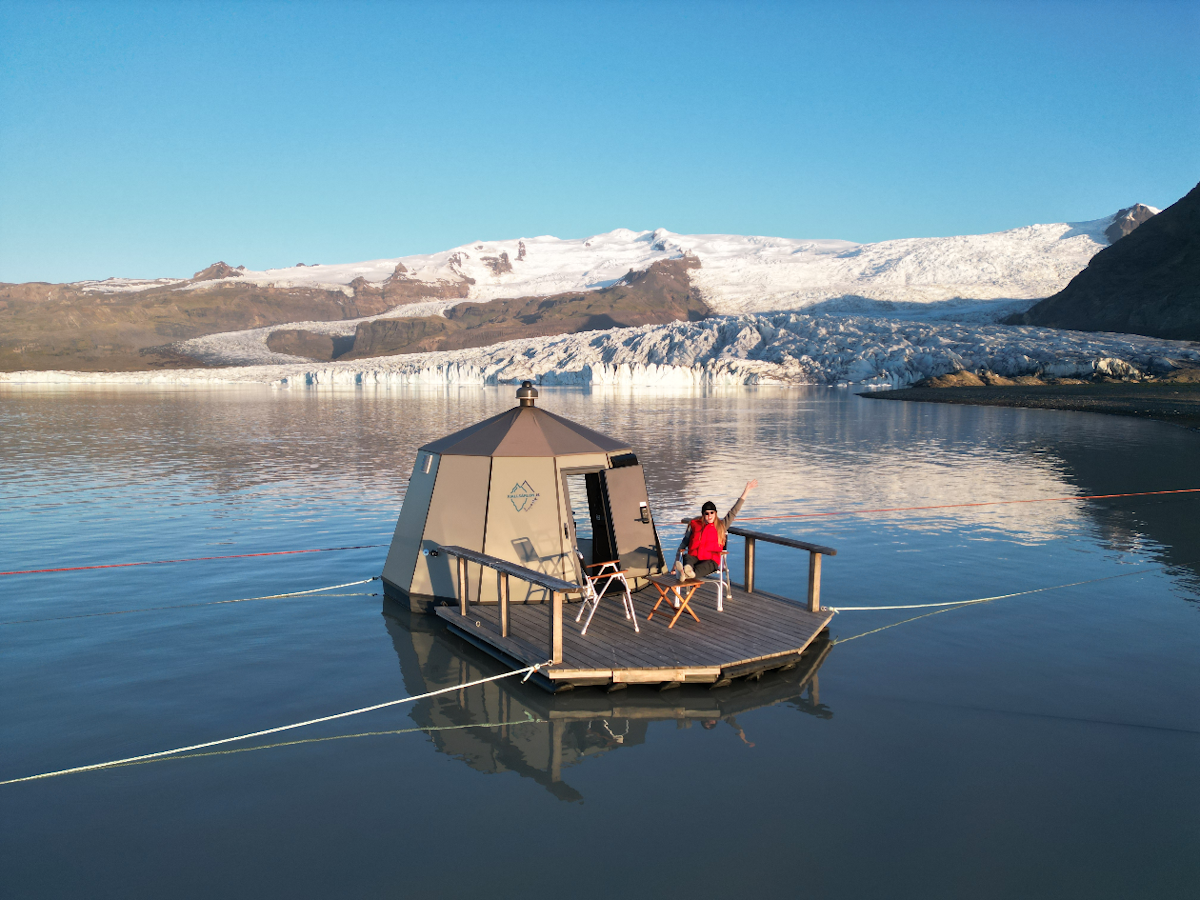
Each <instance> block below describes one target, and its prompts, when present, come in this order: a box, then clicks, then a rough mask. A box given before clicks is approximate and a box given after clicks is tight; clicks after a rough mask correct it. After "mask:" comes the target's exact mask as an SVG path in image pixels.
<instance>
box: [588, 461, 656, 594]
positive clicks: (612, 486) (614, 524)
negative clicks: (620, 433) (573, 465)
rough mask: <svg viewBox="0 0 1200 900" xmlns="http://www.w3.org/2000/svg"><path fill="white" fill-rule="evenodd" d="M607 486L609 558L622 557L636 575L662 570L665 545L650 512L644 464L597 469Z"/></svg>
mask: <svg viewBox="0 0 1200 900" xmlns="http://www.w3.org/2000/svg"><path fill="white" fill-rule="evenodd" d="M597 481H598V483H599V485H598V486H600V487H602V488H603V493H604V500H605V507H606V509H605V513H606V515H607V518H608V525H609V534H608V535H607V537H608V540H609V541H610V542H611V546H610V547H609V548H607V549H609V551H610V553H611V555H610V556H609V557H608V558H609V559H620V561H621V568H622V569H626V570H628V571H629V574H630V575H632V576H634V577H635V578H641V577H645V576H646V575H653V574H655V573H657V572H661V571H662V569H663V554H662V547H661V545H660V544H659V542H658V531H657V529H655V527H654V518H653V516H651V514H650V500H649V497H647V495H646V475H645V472H644V470H643V469H642V467H641V466H640V465H634V466H622V467H621V468H619V469H605V470H604V471H603V472H599V473H597Z"/></svg>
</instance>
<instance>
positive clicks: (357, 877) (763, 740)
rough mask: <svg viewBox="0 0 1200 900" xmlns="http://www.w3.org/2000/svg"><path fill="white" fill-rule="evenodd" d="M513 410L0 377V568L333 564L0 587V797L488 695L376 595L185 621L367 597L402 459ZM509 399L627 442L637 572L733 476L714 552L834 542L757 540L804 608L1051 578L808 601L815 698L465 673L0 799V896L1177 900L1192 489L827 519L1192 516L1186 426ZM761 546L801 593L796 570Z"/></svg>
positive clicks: (765, 560) (804, 685) (471, 661)
mask: <svg viewBox="0 0 1200 900" xmlns="http://www.w3.org/2000/svg"><path fill="white" fill-rule="evenodd" d="M512 394H513V390H512V388H510V387H507V386H506V387H501V388H487V389H480V388H474V387H472V388H462V389H458V388H454V389H437V390H433V389H425V390H420V389H411V390H402V389H391V390H379V391H375V390H345V391H329V390H322V391H314V390H308V391H297V390H293V391H287V390H282V391H281V390H271V389H268V388H259V387H242V388H218V389H199V388H197V389H157V388H143V389H130V388H122V389H119V390H118V389H106V388H99V387H97V388H72V389H61V390H59V389H53V388H37V389H34V388H28V389H26V388H20V387H4V388H0V461H2V462H3V468H2V469H0V529H2V531H0V533H2V534H3V540H2V541H0V571H5V572H7V571H10V570H26V569H42V568H60V567H68V566H87V565H100V564H108V563H118V562H134V561H143V560H170V559H182V558H190V557H207V556H227V555H233V554H244V553H259V552H268V551H275V550H293V549H308V548H326V547H349V546H360V545H370V546H366V547H365V548H364V549H357V550H343V551H338V552H328V553H311V554H298V555H288V556H267V557H257V558H243V559H229V560H213V561H205V562H181V563H172V564H167V565H154V566H142V567H129V568H111V569H101V570H92V571H75V572H60V573H48V574H36V575H6V576H2V577H0V620H2V621H3V622H4V623H5V624H3V625H0V685H2V686H3V689H2V690H0V780H3V779H8V778H16V777H20V776H24V775H30V774H35V773H39V772H45V771H50V770H55V769H61V768H66V767H71V766H77V765H83V764H88V763H93V762H102V761H105V760H110V759H117V758H122V757H128V756H133V755H137V754H141V753H148V752H152V751H156V750H162V749H167V748H171V747H178V746H184V745H189V744H194V743H199V742H202V741H207V740H213V739H216V738H220V737H226V736H230V735H235V734H240V733H244V732H250V731H255V730H259V729H264V728H269V727H272V726H276V725H282V724H286V723H289V722H295V721H300V720H303V719H308V718H313V717H316V716H322V715H327V714H331V713H335V712H340V711H343V710H348V709H353V708H357V707H362V706H366V705H370V704H373V703H379V702H383V701H387V700H392V699H397V698H400V697H404V696H408V695H411V694H414V693H418V692H422V691H426V690H431V689H433V688H436V687H443V686H448V685H453V684H458V683H461V682H463V681H466V680H470V679H471V678H478V677H481V676H484V675H490V674H495V673H498V672H499V671H501V669H500V668H499V666H498V664H496V663H494V662H493V661H492V660H491V659H490V658H489V657H486V656H484V655H482V654H480V653H479V652H477V651H475V650H473V649H472V648H470V647H468V646H466V645H464V644H463V643H461V642H460V641H458V640H457V639H455V638H454V637H452V636H450V635H448V634H447V633H446V632H445V630H444V629H442V628H441V627H440V626H439V625H438V624H436V623H435V622H432V621H430V620H428V619H424V618H415V619H411V620H410V619H409V618H408V617H406V616H404V615H403V614H400V613H397V612H396V611H395V610H393V609H391V608H390V607H385V605H384V602H383V599H382V597H381V596H380V595H379V593H378V591H379V588H378V582H375V583H372V584H368V585H358V586H352V587H348V588H342V589H337V590H332V591H328V592H326V593H324V594H320V595H310V596H303V597H295V598H287V599H269V600H254V601H250V602H245V603H224V604H217V605H212V604H215V603H216V601H224V600H236V599H241V598H251V597H259V596H262V595H267V594H276V593H282V592H292V591H303V590H308V589H312V588H321V587H325V586H328V585H335V584H340V583H344V582H351V581H357V580H360V579H364V578H369V577H370V576H372V575H376V574H378V573H379V572H380V570H381V568H382V565H383V559H384V556H385V553H386V544H387V543H388V541H389V540H390V537H391V532H392V528H393V527H394V524H395V520H396V516H397V514H398V512H399V508H400V503H401V499H402V497H403V493H404V488H405V482H406V480H407V476H408V474H409V471H410V470H411V468H412V463H413V458H414V453H415V450H416V448H417V447H418V446H420V445H421V444H423V443H425V442H427V441H429V440H431V439H433V438H436V437H439V436H441V435H443V434H446V433H449V432H450V431H453V430H455V429H457V428H460V427H463V426H466V425H468V424H470V423H472V422H475V421H478V420H479V419H482V418H484V417H486V416H488V415H492V414H494V413H496V412H499V411H501V410H503V409H506V408H508V407H509V406H511V405H513V400H512ZM540 403H541V405H542V406H544V407H545V408H547V409H550V410H552V411H554V412H557V413H559V414H562V415H565V416H567V417H569V418H572V419H576V420H578V421H582V422H584V423H586V424H588V425H590V426H592V427H594V428H596V429H597V430H599V431H602V432H605V433H609V434H612V435H614V436H618V437H622V438H625V439H627V440H628V441H629V442H630V443H631V444H632V445H633V446H634V447H635V448H636V449H638V450H639V453H640V456H641V458H642V460H643V462H644V463H645V465H646V468H647V475H648V481H649V488H650V497H651V502H652V504H654V506H655V514H656V518H657V520H658V522H659V523H660V531H661V532H662V534H663V539H664V543H668V544H669V543H670V542H672V541H677V540H678V538H679V531H680V529H679V527H678V526H672V525H670V524H669V523H671V522H674V521H678V519H679V518H680V516H681V515H683V514H686V513H690V512H692V511H693V510H695V509H696V508H697V507H698V506H699V503H700V502H701V501H702V500H704V499H708V498H712V499H714V500H715V501H716V502H717V504H718V506H720V507H721V510H722V511H724V509H726V508H727V506H728V505H729V504H730V503H732V502H733V500H734V499H735V498H736V496H737V494H738V493H739V492H740V490H741V488H742V486H743V485H744V483H745V482H746V481H747V480H748V479H749V478H751V477H757V478H758V479H759V480H760V481H761V483H762V486H761V487H760V488H759V490H758V491H757V492H755V493H754V494H752V495H751V499H750V502H749V503H748V504H747V506H746V509H745V510H744V516H745V517H746V518H745V519H744V520H743V522H744V524H747V525H749V524H750V522H749V520H748V519H749V517H767V516H783V515H797V514H812V513H837V515H832V516H822V517H812V518H807V519H780V520H773V521H771V520H768V521H758V522H756V523H755V525H756V527H758V528H760V529H762V530H767V531H774V532H776V533H781V534H787V535H792V536H796V537H802V538H805V539H808V540H813V541H816V542H819V543H822V544H828V545H831V546H833V547H836V548H837V549H838V556H837V557H836V558H835V559H832V560H829V561H827V562H826V565H825V568H824V590H823V599H824V600H825V602H826V604H827V605H831V606H872V605H873V606H881V605H899V604H918V603H933V602H940V601H947V600H959V599H962V600H967V599H973V598H981V597H990V596H996V595H1002V594H1010V593H1013V592H1018V591H1029V590H1033V589H1040V588H1051V587H1055V586H1057V585H1067V584H1072V583H1076V582H1085V583H1082V584H1074V586H1071V587H1059V588H1055V589H1054V590H1047V591H1042V592H1040V593H1034V594H1027V595H1024V596H1018V597H1011V598H1008V599H1000V600H996V601H993V602H990V603H986V604H981V605H978V606H973V607H969V608H963V609H954V610H950V611H945V612H939V613H936V614H932V615H930V614H928V613H930V612H931V611H930V610H917V611H874V612H850V611H847V612H844V613H841V614H839V615H838V616H837V617H835V619H834V621H833V623H832V626H831V631H832V635H833V637H834V638H835V643H834V644H833V645H832V646H831V648H830V649H829V652H828V654H827V656H826V657H825V658H824V660H823V662H822V663H821V665H820V668H819V669H818V670H817V671H816V672H815V673H809V672H802V671H796V672H793V673H791V674H787V675H782V676H775V677H770V676H768V677H764V678H763V679H762V680H761V681H759V682H756V683H742V684H736V685H734V686H733V687H731V688H727V689H724V690H722V691H709V690H707V689H705V688H683V689H678V690H674V691H668V692H663V693H659V692H658V691H656V690H650V689H638V688H631V689H629V690H626V691H621V692H617V693H612V694H608V693H604V692H601V691H599V690H579V691H575V692H573V693H569V694H565V695H559V696H555V697H550V696H549V695H547V694H544V693H543V692H541V691H540V690H538V689H537V688H535V687H532V686H529V685H527V686H520V685H518V684H515V683H512V682H511V681H507V682H499V683H495V684H492V685H488V686H485V687H481V688H474V689H471V690H469V691H464V692H455V693H451V694H446V695H442V696H439V697H437V698H434V699H431V700H425V701H421V702H420V703H418V704H416V705H415V706H399V707H394V708H390V709H386V710H380V711H377V712H374V713H370V714H367V715H363V716H358V717H355V718H352V719H347V720H341V721H337V722H332V723H327V724H324V725H320V726H315V727H311V728H306V729H302V730H299V731H294V732H287V733H284V734H279V735H272V736H271V737H269V738H263V739H259V740H256V741H249V742H246V743H245V744H236V745H229V746H225V747H218V748H215V749H214V751H209V752H205V753H202V754H199V755H193V756H191V757H189V758H186V759H171V760H165V761H155V762H151V763H146V764H142V765H133V766H127V767H123V768H117V769H110V770H105V771H97V772H88V773H83V774H76V775H69V776H63V777H58V778H52V779H47V780H42V781H35V782H29V783H22V784H10V785H4V786H0V884H3V894H4V896H5V897H13V898H17V897H39V898H42V897H122V898H130V897H213V896H222V897H241V896H255V897H264V896H266V897H275V896H279V897H330V896H347V897H404V896H447V897H466V896H481V895H488V896H495V897H536V896H539V895H545V894H549V893H551V892H554V893H556V894H558V895H560V896H569V897H612V896H633V897H661V896H688V897H722V898H726V897H730V896H747V895H749V896H754V895H757V894H760V893H761V894H766V893H767V892H772V893H773V894H779V893H780V892H785V893H786V895H798V894H806V895H812V896H818V897H921V898H927V897H972V898H988V897H1005V898H1007V897H1081V898H1083V897H1086V898H1099V897H1121V898H1131V897H1155V898H1160V897H1182V896H1192V895H1194V891H1195V885H1196V883H1197V879H1200V852H1198V851H1197V846H1198V845H1200V843H1198V841H1200V778H1198V777H1197V767H1198V764H1200V494H1177V495H1174V496H1171V495H1163V496H1153V497H1131V498H1116V499H1107V500H1100V501H1084V500H1068V501H1058V502H1047V503H1028V504H1010V505H992V506H976V507H958V508H949V509H936V510H925V511H907V512H887V513H865V514H858V515H855V514H851V513H854V512H855V511H865V510H877V509H882V508H895V507H917V506H936V505H942V504H959V503H986V502H990V501H997V500H1018V499H1019V500H1024V499H1035V498H1046V497H1079V496H1085V495H1097V494H1114V493H1127V492H1135V491H1162V490H1172V489H1180V488H1196V487H1200V467H1198V463H1200V434H1197V433H1194V432H1189V431H1185V430H1182V429H1178V428H1172V427H1170V426H1166V425H1158V424H1153V423H1145V422H1138V421H1133V420H1125V419H1119V418H1109V417H1101V416H1096V415H1089V414H1082V413H1055V412H1045V411H1022V410H1007V409H972V408H967V407H954V406H922V405H915V404H901V403H891V402H883V401H877V400H868V399H863V398H860V397H856V396H855V395H853V394H851V393H849V392H846V391H840V390H831V389H812V390H802V389H791V390H782V389H765V388H763V389H749V388H748V389H738V390H728V391H716V392H711V393H696V394H692V393H672V392H655V391H644V392H643V391H638V392H629V391H627V390H626V391H615V392H599V391H598V392H587V391H580V390H567V389H561V390H556V389H547V390H544V391H543V392H542V399H541V401H540ZM672 549H673V545H672ZM734 549H735V552H734V553H733V554H732V555H733V556H734V557H735V558H736V557H737V556H739V552H738V548H737V547H735V548H734ZM668 552H670V551H668ZM759 553H760V559H759V567H760V572H759V574H758V576H757V578H758V580H759V583H760V584H761V586H762V587H763V588H764V589H766V590H770V591H774V592H777V593H783V594H787V595H791V596H797V597H799V596H801V591H802V590H803V587H802V581H803V577H802V575H803V572H804V567H805V560H804V559H803V558H801V557H800V556H798V555H795V554H793V553H790V552H789V551H786V550H782V549H779V548H770V547H760V551H759ZM734 574H735V577H738V572H737V571H736V569H735V573H734ZM195 604H205V605H195ZM160 607H168V608H166V609H157V608H160ZM125 610H146V611H141V612H123V611H125ZM100 613H121V614H118V615H97V614H100ZM810 676H815V677H810Z"/></svg>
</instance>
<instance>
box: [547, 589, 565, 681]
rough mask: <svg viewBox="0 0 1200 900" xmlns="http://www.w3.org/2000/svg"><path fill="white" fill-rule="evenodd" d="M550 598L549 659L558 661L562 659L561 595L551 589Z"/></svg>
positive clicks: (553, 661) (554, 661)
mask: <svg viewBox="0 0 1200 900" xmlns="http://www.w3.org/2000/svg"><path fill="white" fill-rule="evenodd" d="M550 598H551V599H550V661H551V662H552V663H560V662H562V661H563V641H562V619H563V595H562V594H560V593H559V592H558V591H551V592H550Z"/></svg>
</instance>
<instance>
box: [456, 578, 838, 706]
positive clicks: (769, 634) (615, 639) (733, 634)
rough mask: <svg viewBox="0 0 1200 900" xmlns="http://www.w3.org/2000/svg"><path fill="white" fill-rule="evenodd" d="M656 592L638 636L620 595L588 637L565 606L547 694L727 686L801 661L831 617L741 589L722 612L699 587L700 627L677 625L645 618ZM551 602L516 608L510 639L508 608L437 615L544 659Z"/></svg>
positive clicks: (505, 652) (488, 643)
mask: <svg viewBox="0 0 1200 900" xmlns="http://www.w3.org/2000/svg"><path fill="white" fill-rule="evenodd" d="M657 597H658V594H657V592H656V591H655V590H654V588H653V587H651V586H648V587H646V588H645V589H643V590H641V591H638V592H636V593H635V594H634V595H633V600H634V608H635V609H636V610H637V617H638V627H639V628H640V629H641V631H640V633H637V632H635V631H634V630H633V625H632V623H631V622H630V621H629V620H628V619H626V618H625V616H624V613H623V611H622V604H621V601H620V596H619V595H616V596H613V595H612V594H610V595H608V596H606V597H605V598H604V599H603V600H602V601H601V603H600V608H599V609H598V610H597V611H596V615H595V617H594V618H593V619H592V624H591V626H590V627H589V628H588V632H587V634H586V635H584V634H580V629H581V628H582V627H583V625H582V623H576V622H575V616H576V615H577V614H578V612H579V604H578V603H571V604H568V605H567V606H566V607H565V608H564V609H563V621H562V662H560V663H555V664H554V665H552V666H550V667H549V668H548V669H542V670H541V672H542V673H544V675H545V679H546V680H543V679H541V678H538V679H537V681H538V683H539V684H541V685H542V686H543V687H546V688H548V689H549V690H557V689H561V688H564V687H567V686H570V687H575V686H583V685H610V686H622V685H627V684H664V685H671V684H682V683H708V684H722V683H727V682H728V681H729V680H730V679H732V678H738V677H744V676H747V675H753V674H755V673H758V672H762V671H766V670H770V669H777V668H784V667H787V666H791V665H795V664H796V663H797V662H798V661H799V659H800V656H801V654H802V653H803V651H804V649H805V648H806V647H808V645H809V644H810V643H812V641H813V640H814V639H815V638H816V637H817V636H818V635H819V634H820V633H821V631H822V629H824V628H825V626H826V625H828V624H829V621H830V619H832V618H833V612H832V611H830V610H825V609H822V610H820V611H818V612H810V611H809V610H808V609H806V608H805V607H804V606H803V605H801V604H800V603H797V602H794V601H791V600H787V599H785V598H782V597H776V596H774V595H771V594H766V593H762V592H760V591H756V592H754V593H747V592H746V591H745V590H743V589H742V588H741V587H739V586H737V585H735V586H734V587H733V590H732V592H731V593H727V594H726V596H725V601H724V612H717V585H716V582H710V583H707V584H705V585H704V586H703V587H701V588H699V589H697V591H696V594H695V596H694V597H693V598H692V603H691V606H692V608H693V609H694V610H695V611H696V614H697V615H698V616H699V617H700V622H699V623H697V622H696V621H695V620H694V619H692V618H691V617H689V616H687V615H686V614H685V615H683V616H682V617H680V619H679V621H678V623H677V624H676V625H675V627H674V628H670V629H668V628H667V624H668V622H670V620H671V617H670V616H669V615H668V616H664V615H663V614H662V613H663V610H664V608H665V604H664V606H662V607H659V612H658V614H656V615H655V617H654V618H653V619H652V620H650V621H649V622H647V621H646V616H647V615H648V614H649V613H650V610H651V608H652V607H653V606H654V602H655V600H656V599H657ZM552 610H553V605H552V604H549V603H546V604H516V603H514V604H511V605H509V607H508V615H509V627H508V631H509V636H508V637H501V633H500V632H501V628H500V607H499V606H498V605H479V604H475V605H471V606H469V607H468V608H467V615H465V616H464V615H463V614H462V612H461V611H460V609H459V608H458V607H440V608H438V610H437V614H438V616H440V617H441V618H442V619H444V620H445V621H446V622H447V623H448V624H449V625H450V626H451V627H452V628H453V630H455V631H457V632H458V633H460V634H461V635H463V636H464V637H466V638H467V639H468V640H470V641H471V642H472V643H474V644H476V645H477V646H479V647H481V648H482V649H484V650H487V651H488V652H489V653H492V654H493V655H494V656H497V657H498V658H500V659H502V660H504V661H506V662H509V663H512V664H519V666H522V667H523V666H527V665H532V664H535V663H543V662H545V661H546V660H547V659H548V658H550V656H551V654H550V653H549V646H548V641H547V635H548V634H550V630H551V621H550V618H551V615H552Z"/></svg>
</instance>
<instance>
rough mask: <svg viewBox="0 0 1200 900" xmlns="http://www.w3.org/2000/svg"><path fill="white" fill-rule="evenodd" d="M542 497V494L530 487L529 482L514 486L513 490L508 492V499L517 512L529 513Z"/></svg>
mask: <svg viewBox="0 0 1200 900" xmlns="http://www.w3.org/2000/svg"><path fill="white" fill-rule="evenodd" d="M540 496H541V494H539V493H538V492H537V491H535V490H534V489H533V488H531V487H530V486H529V482H528V481H522V482H519V483H517V484H514V485H513V489H512V490H511V491H509V492H508V499H509V501H511V503H512V505H513V509H515V510H516V511H517V512H528V511H529V510H530V509H532V508H533V504H535V503H537V499H538V497H540Z"/></svg>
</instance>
